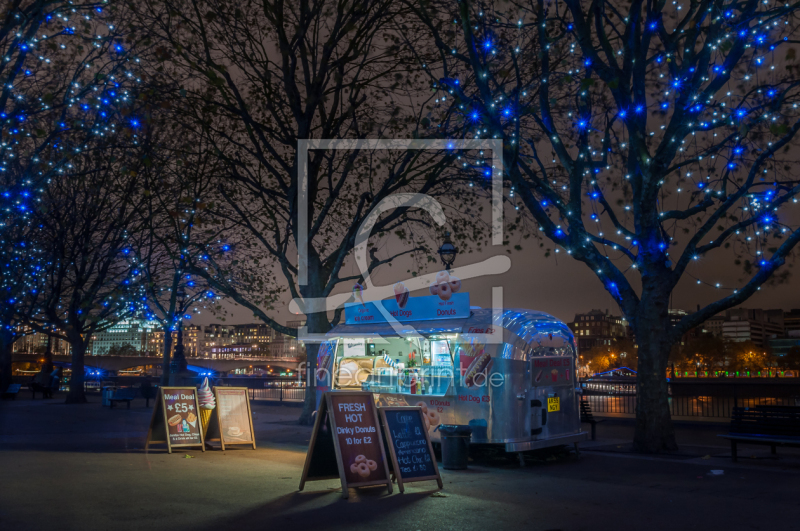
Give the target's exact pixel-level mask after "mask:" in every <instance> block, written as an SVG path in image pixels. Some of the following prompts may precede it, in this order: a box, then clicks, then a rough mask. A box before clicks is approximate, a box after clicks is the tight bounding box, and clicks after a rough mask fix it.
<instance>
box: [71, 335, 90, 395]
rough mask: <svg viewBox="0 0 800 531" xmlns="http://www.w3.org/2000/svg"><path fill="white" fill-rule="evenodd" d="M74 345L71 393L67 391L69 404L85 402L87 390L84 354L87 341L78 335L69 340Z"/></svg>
mask: <svg viewBox="0 0 800 531" xmlns="http://www.w3.org/2000/svg"><path fill="white" fill-rule="evenodd" d="M69 344H70V346H71V347H72V376H71V377H70V379H69V393H67V404H85V403H86V402H87V400H86V392H85V390H84V388H83V384H84V381H85V380H86V374H85V372H86V369H85V366H84V355H85V354H86V343H84V341H83V338H81V337H80V336H78V337H77V338H75V339H73V338H70V342H69Z"/></svg>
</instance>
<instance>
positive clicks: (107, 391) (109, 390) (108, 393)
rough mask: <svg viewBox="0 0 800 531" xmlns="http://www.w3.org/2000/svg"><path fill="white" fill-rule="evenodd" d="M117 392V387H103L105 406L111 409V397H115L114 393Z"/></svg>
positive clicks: (102, 394) (102, 393)
mask: <svg viewBox="0 0 800 531" xmlns="http://www.w3.org/2000/svg"><path fill="white" fill-rule="evenodd" d="M116 390H117V388H116V387H103V389H101V390H100V393H101V395H100V396H102V398H103V406H109V407H111V397H112V396H114V391H116Z"/></svg>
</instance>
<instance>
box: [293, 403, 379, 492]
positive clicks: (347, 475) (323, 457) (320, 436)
mask: <svg viewBox="0 0 800 531" xmlns="http://www.w3.org/2000/svg"><path fill="white" fill-rule="evenodd" d="M336 477H339V478H340V479H341V482H342V498H347V497H348V492H347V489H349V488H351V487H368V486H371V485H386V488H387V489H388V490H389V494H391V493H392V481H391V480H390V479H389V466H388V463H387V462H386V453H385V451H384V446H383V435H382V434H381V427H380V424H379V423H378V412H377V411H376V409H375V400H374V398H373V395H372V393H367V392H363V391H335V392H328V393H325V395H324V396H323V398H322V401H321V402H320V406H319V410H318V411H317V418H316V420H315V421H314V430H313V431H312V432H311V440H310V441H309V443H308V453H307V454H306V462H305V465H304V466H303V476H302V477H301V478H300V488H299V490H303V487H304V486H305V483H306V481H316V480H322V479H334V478H336Z"/></svg>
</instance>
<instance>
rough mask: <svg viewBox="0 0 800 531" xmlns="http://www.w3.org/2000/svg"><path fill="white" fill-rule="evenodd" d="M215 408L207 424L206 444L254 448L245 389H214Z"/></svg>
mask: <svg viewBox="0 0 800 531" xmlns="http://www.w3.org/2000/svg"><path fill="white" fill-rule="evenodd" d="M214 397H215V398H216V403H217V407H216V408H215V410H214V413H213V414H212V415H211V419H209V424H208V433H207V434H206V442H210V441H219V443H220V446H221V447H222V450H225V445H229V446H230V445H233V444H246V445H252V447H253V449H254V450H255V448H256V439H255V436H254V434H253V414H252V411H251V410H250V399H249V397H248V396H247V388H246V387H214Z"/></svg>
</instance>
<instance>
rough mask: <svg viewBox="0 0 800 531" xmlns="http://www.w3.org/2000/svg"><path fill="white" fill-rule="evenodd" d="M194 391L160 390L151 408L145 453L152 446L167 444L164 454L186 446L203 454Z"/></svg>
mask: <svg viewBox="0 0 800 531" xmlns="http://www.w3.org/2000/svg"><path fill="white" fill-rule="evenodd" d="M198 412H199V407H198V403H197V389H195V388H194V387H162V388H160V389H159V394H158V398H157V399H156V404H155V407H154V408H153V416H152V417H151V419H150V429H149V430H148V432H147V442H146V444H145V450H148V449H149V448H150V444H151V443H166V444H167V451H168V452H169V453H172V449H173V448H177V447H185V446H199V447H200V448H201V449H202V450H203V451H205V446H204V442H203V430H202V426H201V425H200V418H199V413H198Z"/></svg>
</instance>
